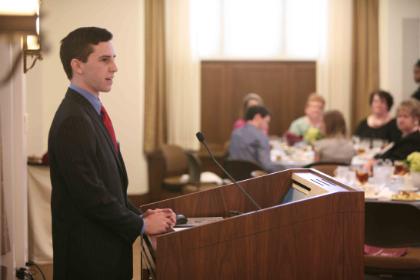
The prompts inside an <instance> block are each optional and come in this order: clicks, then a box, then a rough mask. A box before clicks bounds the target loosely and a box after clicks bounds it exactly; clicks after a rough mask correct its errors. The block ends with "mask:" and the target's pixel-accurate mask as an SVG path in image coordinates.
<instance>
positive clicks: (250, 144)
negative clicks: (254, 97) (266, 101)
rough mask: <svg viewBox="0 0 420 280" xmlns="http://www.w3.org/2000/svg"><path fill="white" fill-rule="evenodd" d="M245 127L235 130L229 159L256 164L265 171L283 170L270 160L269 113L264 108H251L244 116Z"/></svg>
mask: <svg viewBox="0 0 420 280" xmlns="http://www.w3.org/2000/svg"><path fill="white" fill-rule="evenodd" d="M245 120H246V124H245V126H243V127H241V128H238V129H235V130H234V131H233V132H232V137H231V140H230V145H229V159H231V160H246V161H252V162H255V163H257V164H258V165H260V166H261V168H263V169H264V170H265V171H268V172H273V171H278V170H283V169H284V168H283V166H282V165H279V164H275V163H274V162H272V161H271V159H270V143H269V140H268V137H267V135H266V133H265V132H264V131H268V127H269V122H270V113H269V112H268V110H267V109H266V108H265V107H262V106H252V107H250V108H249V109H248V110H247V111H246V114H245Z"/></svg>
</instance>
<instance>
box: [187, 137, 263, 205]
mask: <svg viewBox="0 0 420 280" xmlns="http://www.w3.org/2000/svg"><path fill="white" fill-rule="evenodd" d="M195 136H196V137H197V139H198V141H200V142H201V143H202V144H203V145H204V147H205V148H206V150H207V153H208V154H209V155H210V157H211V159H212V160H213V161H214V163H216V165H217V166H218V167H219V168H220V169H221V170H222V171H223V173H225V174H226V176H228V177H229V179H230V180H231V181H232V182H233V184H234V185H235V186H237V187H238V188H239V189H240V190H241V191H242V193H243V194H244V195H245V196H246V197H247V198H248V200H249V201H251V202H252V204H253V205H254V206H255V208H257V210H260V209H261V206H260V205H259V204H258V203H257V202H256V201H255V200H254V199H253V198H252V196H251V195H250V194H249V193H248V192H247V191H246V190H245V189H244V188H242V186H241V185H239V184H238V183H237V182H236V180H235V179H234V178H233V177H232V176H231V175H230V174H229V172H227V171H226V169H224V168H223V166H222V165H221V164H220V163H219V162H218V161H217V160H216V159H215V158H214V156H213V153H212V152H211V151H210V149H209V147H208V146H207V144H206V140H205V139H204V134H203V133H202V132H201V131H199V132H197V133H196V134H195Z"/></svg>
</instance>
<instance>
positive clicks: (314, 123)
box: [286, 93, 325, 137]
mask: <svg viewBox="0 0 420 280" xmlns="http://www.w3.org/2000/svg"><path fill="white" fill-rule="evenodd" d="M324 107H325V99H324V98H323V97H322V96H321V95H319V94H316V93H312V94H310V95H309V97H308V99H307V101H306V105H305V115H304V116H302V117H300V118H298V119H296V120H294V121H293V122H292V124H291V125H290V127H289V130H288V132H287V133H286V134H292V135H295V136H300V137H304V136H305V134H306V132H307V131H308V130H309V129H310V128H315V129H318V130H319V129H320V128H321V125H322V115H323V113H324Z"/></svg>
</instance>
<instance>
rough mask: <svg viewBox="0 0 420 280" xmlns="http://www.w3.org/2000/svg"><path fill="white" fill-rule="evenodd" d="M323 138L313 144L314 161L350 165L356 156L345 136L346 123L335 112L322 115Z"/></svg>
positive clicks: (341, 115) (340, 115)
mask: <svg viewBox="0 0 420 280" xmlns="http://www.w3.org/2000/svg"><path fill="white" fill-rule="evenodd" d="M321 130H322V132H323V134H324V138H323V139H321V140H318V141H316V142H315V143H314V150H315V161H330V162H341V163H348V164H350V162H351V159H352V157H353V156H354V155H355V154H356V151H355V150H354V148H353V143H352V142H351V140H350V139H349V138H348V137H347V136H346V121H345V120H344V117H343V114H341V113H340V112H339V111H337V110H331V111H327V112H326V113H325V114H324V120H323V125H322V129H321Z"/></svg>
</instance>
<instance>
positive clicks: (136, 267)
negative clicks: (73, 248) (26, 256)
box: [31, 238, 141, 280]
mask: <svg viewBox="0 0 420 280" xmlns="http://www.w3.org/2000/svg"><path fill="white" fill-rule="evenodd" d="M38 266H39V268H40V269H41V270H42V272H43V273H44V275H45V280H52V279H53V278H52V270H53V269H52V264H39V265H38ZM31 272H32V275H33V276H34V280H44V279H43V278H42V275H41V273H40V272H39V271H38V269H36V268H35V267H34V266H33V267H31ZM140 279H141V278H140V238H137V240H136V242H134V244H133V280H140Z"/></svg>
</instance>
